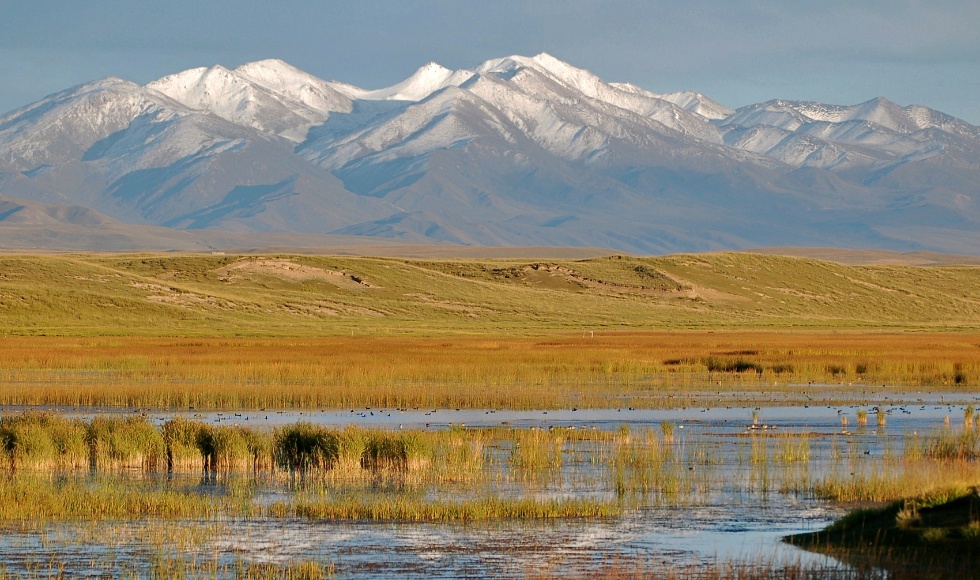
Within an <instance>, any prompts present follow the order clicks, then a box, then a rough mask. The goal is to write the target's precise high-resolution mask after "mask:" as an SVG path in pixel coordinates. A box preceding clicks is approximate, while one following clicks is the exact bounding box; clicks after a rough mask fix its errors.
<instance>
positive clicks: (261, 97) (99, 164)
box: [0, 53, 980, 253]
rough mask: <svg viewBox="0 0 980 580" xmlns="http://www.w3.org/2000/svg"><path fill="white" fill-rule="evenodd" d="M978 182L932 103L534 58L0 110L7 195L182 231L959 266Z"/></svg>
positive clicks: (954, 122)
mask: <svg viewBox="0 0 980 580" xmlns="http://www.w3.org/2000/svg"><path fill="white" fill-rule="evenodd" d="M978 184H980V128H978V127H975V126H973V125H970V124H969V123H966V122H965V121H962V120H959V119H956V118H954V117H951V116H949V115H946V114H944V113H941V112H939V111H935V110H932V109H929V108H927V107H924V106H921V105H909V106H905V107H902V106H900V105H898V104H896V103H893V102H891V101H888V100H887V99H884V98H880V97H879V98H875V99H871V100H868V101H866V102H864V103H859V104H857V105H848V106H841V105H826V104H822V103H815V102H805V101H787V100H780V99H773V100H770V101H766V102H763V103H758V104H754V105H749V106H747V107H741V108H739V109H735V110H732V109H729V108H727V107H725V106H724V105H722V104H720V103H717V102H715V101H713V100H711V99H710V97H707V96H705V95H703V94H701V93H698V92H696V91H682V92H679V93H672V94H666V95H660V94H657V93H654V92H651V91H647V90H645V89H642V88H640V87H637V86H635V85H631V84H629V83H610V82H606V81H605V80H603V79H601V78H600V77H598V76H597V75H595V74H593V73H591V72H589V71H587V70H585V69H580V68H577V67H575V66H573V65H571V64H568V63H565V62H563V61H561V60H559V59H557V58H555V57H553V56H551V55H549V54H546V53H541V54H538V55H536V56H533V57H524V56H520V55H512V56H509V57H503V58H498V59H490V60H487V61H485V62H483V63H481V64H480V65H478V66H476V67H474V68H473V69H469V70H465V69H463V70H452V69H449V68H446V67H442V66H441V65H439V64H437V63H434V62H430V63H427V64H426V65H423V66H422V67H420V68H419V69H417V70H416V71H415V72H414V73H412V74H411V75H410V76H409V77H407V78H406V79H405V80H403V81H401V82H399V83H396V84H394V85H392V86H390V87H385V88H381V89H374V90H368V89H362V88H360V87H355V86H353V85H348V84H345V83H342V82H338V81H327V80H323V79H319V78H317V77H315V76H313V75H310V74H308V73H306V72H304V71H301V70H299V69H297V68H295V67H293V66H292V65H290V64H288V63H286V62H283V61H281V60H276V59H266V60H260V61H254V62H250V63H245V64H243V65H241V66H239V67H237V68H234V69H228V68H225V67H223V66H220V65H215V66H212V67H199V68H195V69H189V70H187V71H182V72H178V73H175V74H172V75H168V76H165V77H163V78H161V79H159V80H157V81H153V82H151V83H148V84H147V85H145V86H139V85H136V84H134V83H130V82H128V81H125V80H122V79H117V78H113V77H109V78H107V79H101V80H98V81H93V82H91V83H86V84H83V85H79V86H78V87H73V88H70V89H66V90H65V91H62V92H59V93H55V94H53V95H51V96H49V97H46V98H45V99H42V100H41V101H38V102H37V103H34V104H31V105H28V106H26V107H22V108H20V109H17V110H15V111H12V112H10V113H7V114H5V115H3V116H0V195H4V196H7V197H8V198H11V199H15V200H22V201H24V202H39V203H54V204H63V205H67V206H77V207H80V208H86V209H88V210H91V211H93V212H97V213H98V214H99V215H103V216H105V217H106V218H107V219H111V220H115V221H118V222H120V223H122V224H130V225H146V226H158V227H170V228H177V229H182V230H211V229H213V230H223V231H229V232H255V233H260V232H262V233H266V234H270V233H276V232H279V233H283V234H290V235H297V234H310V235H317V236H322V235H359V236H366V237H382V238H387V239H390V240H393V241H410V242H412V243H428V242H436V243H450V244H477V245H481V244H482V245H501V246H507V245H513V246H527V245H542V246H548V245H555V246H558V245H567V246H583V247H609V248H612V249H616V250H622V251H628V252H635V253H664V252H675V251H709V250H726V249H744V248H750V247H764V246H794V245H803V246H830V245H836V246H846V247H852V248H878V249H883V250H893V251H902V252H909V251H922V250H928V251H940V252H942V251H946V252H960V253H962V252H963V250H964V249H965V248H966V249H969V247H970V246H969V244H970V243H972V241H973V240H974V239H976V238H977V237H978V236H977V234H976V232H978V231H980V198H978ZM5 223H6V225H7V226H10V225H11V224H10V222H9V221H7V222H5V221H2V220H0V245H2V243H3V232H4V229H3V228H4V224H5ZM49 225H50V226H52V227H53V226H56V225H57V224H49ZM92 249H98V248H92ZM974 252H976V250H974Z"/></svg>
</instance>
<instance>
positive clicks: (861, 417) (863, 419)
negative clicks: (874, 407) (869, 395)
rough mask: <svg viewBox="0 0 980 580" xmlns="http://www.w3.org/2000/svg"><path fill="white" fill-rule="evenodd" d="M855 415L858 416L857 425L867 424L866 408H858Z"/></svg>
mask: <svg viewBox="0 0 980 580" xmlns="http://www.w3.org/2000/svg"><path fill="white" fill-rule="evenodd" d="M857 416H858V425H861V426H864V425H867V424H868V410H867V409H858V412H857Z"/></svg>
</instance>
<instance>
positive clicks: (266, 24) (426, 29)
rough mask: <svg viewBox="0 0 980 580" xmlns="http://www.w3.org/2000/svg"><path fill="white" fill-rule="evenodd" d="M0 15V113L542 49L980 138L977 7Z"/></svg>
mask: <svg viewBox="0 0 980 580" xmlns="http://www.w3.org/2000/svg"><path fill="white" fill-rule="evenodd" d="M0 15H2V18H0V112H5V111H9V110H12V109H14V108H16V107H19V106H22V105H25V104H28V103H30V102H33V101H35V100H37V99H39V98H41V97H43V96H45V95H47V94H50V93H52V92H55V91H58V90H61V89H64V88H67V87H69V86H73V85H76V84H79V83H82V82H86V81H89V80H94V79H97V78H101V77H105V76H110V75H111V76H118V77H122V78H125V79H128V80H132V81H135V82H138V83H146V82H149V81H151V80H154V79H157V78H159V77H162V76H164V75H167V74H170V73H174V72H178V71H180V70H184V69H188V68H192V67H197V66H210V65H213V64H222V65H224V66H227V67H229V68H232V67H235V66H238V65H240V64H242V63H244V62H248V61H251V60H258V59H263V58H272V57H275V58H281V59H283V60H285V61H287V62H290V63H291V64H293V65H295V66H297V67H299V68H301V69H304V70H306V71H308V72H310V73H312V74H315V75H317V76H320V77H322V78H326V79H336V80H342V81H345V82H350V83H353V84H356V85H360V86H363V87H365V88H378V87H381V86H386V85H389V84H392V83H394V82H397V81H399V80H401V79H402V78H404V77H406V76H408V75H409V74H411V73H412V71H414V70H415V69H416V68H418V67H419V66H421V65H423V64H425V63H426V62H428V61H436V62H439V63H440V64H442V65H444V66H447V67H450V68H472V67H474V66H476V65H477V64H479V63H480V62H482V61H484V60H487V59H490V58H496V57H501V56H507V55H510V54H524V55H534V54H537V53H539V52H548V53H551V54H553V55H554V56H556V57H558V58H561V59H562V60H565V61H568V62H570V63H571V64H573V65H576V66H579V67H583V68H587V69H589V70H591V71H593V72H595V73H597V74H598V75H600V76H601V77H603V78H605V79H606V80H608V81H623V82H631V83H634V84H636V85H639V86H641V87H644V88H646V89H649V90H652V91H654V92H673V91H677V90H682V89H694V90H697V91H700V92H702V93H704V94H706V95H708V96H710V97H712V98H714V99H716V100H718V101H720V102H721V103H723V104H725V105H728V106H731V107H739V106H743V105H747V104H750V103H754V102H759V101H763V100H768V99H772V98H783V99H799V100H815V101H822V102H826V103H835V104H853V103H858V102H863V101H866V100H868V99H871V98H873V97H876V96H884V97H886V98H889V99H891V100H893V101H896V102H898V103H899V104H902V105H908V104H911V103H918V104H923V105H927V106H930V107H933V108H936V109H939V110H941V111H944V112H946V113H949V114H952V115H955V116H958V117H960V118H963V119H965V120H967V121H970V122H972V123H974V124H980V98H978V95H980V33H978V32H977V31H978V30H980V2H976V0H942V1H938V2H937V1H917V0H823V1H821V2H812V1H804V2H799V1H796V0H784V1H765V0H722V1H697V0H689V1H686V2H676V1H675V2H663V1H659V0H635V1H634V0H624V1H613V0H595V1H591V2H588V1H580V0H539V1H535V2H529V1H513V0H497V1H494V0H458V1H453V0H400V1H395V0H392V1H378V0H361V1H358V2H327V1H319V0H302V1H295V0H278V1H277V2H268V1H255V0H234V1H230V0H194V1H189V0H169V1H156V2H150V1H146V0H77V1H76V0H71V1H67V0H58V1H54V0H36V1H31V2H27V1H22V0H0Z"/></svg>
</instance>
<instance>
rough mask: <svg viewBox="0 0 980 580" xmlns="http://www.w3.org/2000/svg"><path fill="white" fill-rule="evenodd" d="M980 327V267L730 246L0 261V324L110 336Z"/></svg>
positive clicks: (1, 327) (5, 328)
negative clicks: (435, 255)
mask: <svg viewBox="0 0 980 580" xmlns="http://www.w3.org/2000/svg"><path fill="white" fill-rule="evenodd" d="M707 328H730V329H780V328H824V329H836V328H865V329H867V328H876V329H903V328H910V329H924V330H937V331H944V330H966V329H977V328H980V266H937V267H916V266H848V265H842V264H838V263H833V262H825V261H818V260H811V259H803V258H789V257H781V256H770V255H759V254H745V253H730V254H699V255H674V256H667V257H658V258H634V257H623V256H612V257H605V258H596V259H589V260H541V261H535V260H515V259H507V260H504V259H498V260H475V259H473V260H459V259H457V260H413V259H405V258H368V257H332V256H305V255H263V256H253V255H242V256H238V255H163V254H155V255H135V254H133V255H121V254H93V255H7V256H0V332H2V333H5V334H65V335H88V334H119V335H159V336H171V335H257V336H276V335H292V336H304V335H344V334H351V333H357V334H385V333H392V334H442V333H515V334H522V333H529V334H531V333H541V332H549V331H577V330H583V331H589V330H609V329H615V330H628V329H707Z"/></svg>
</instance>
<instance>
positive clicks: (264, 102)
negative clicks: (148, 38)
mask: <svg viewBox="0 0 980 580" xmlns="http://www.w3.org/2000/svg"><path fill="white" fill-rule="evenodd" d="M146 88H147V89H149V90H152V91H157V92H159V93H162V94H164V95H166V96H168V97H170V98H172V99H174V100H176V101H178V102H180V103H182V104H183V105H185V106H187V107H190V108H191V109H194V110H196V111H201V112H204V113H209V114H213V115H215V116H217V117H220V118H222V119H225V120H227V121H231V122H233V123H236V124H239V125H244V126H248V127H253V128H255V129H259V130H261V131H266V132H270V133H274V134H277V135H280V136H282V137H285V138H287V139H289V140H291V141H295V142H299V141H302V140H303V139H304V138H305V136H306V133H307V131H308V130H309V129H310V127H312V126H313V125H317V124H320V123H322V122H323V121H325V120H326V119H327V117H329V115H330V113H332V112H337V111H340V112H347V111H350V109H351V107H352V103H351V101H350V99H349V98H347V97H346V96H344V95H342V94H341V93H339V92H337V91H336V90H334V89H333V88H332V87H331V86H330V85H329V84H328V83H326V82H325V81H321V80H319V79H317V78H316V77H313V76H311V75H308V74H306V73H304V72H302V71H300V70H299V69H296V68H294V67H291V66H289V65H287V64H286V63H284V62H282V61H277V60H265V61H258V62H254V63H248V64H245V65H242V66H241V67H239V68H238V69H236V70H233V71H232V70H228V69H226V68H224V67H222V66H220V65H216V66H213V67H211V68H196V69H190V70H187V71H184V72H180V73H177V74H174V75H170V76H167V77H164V78H162V79H160V80H157V81H154V82H152V83H150V84H148V85H146Z"/></svg>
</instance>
